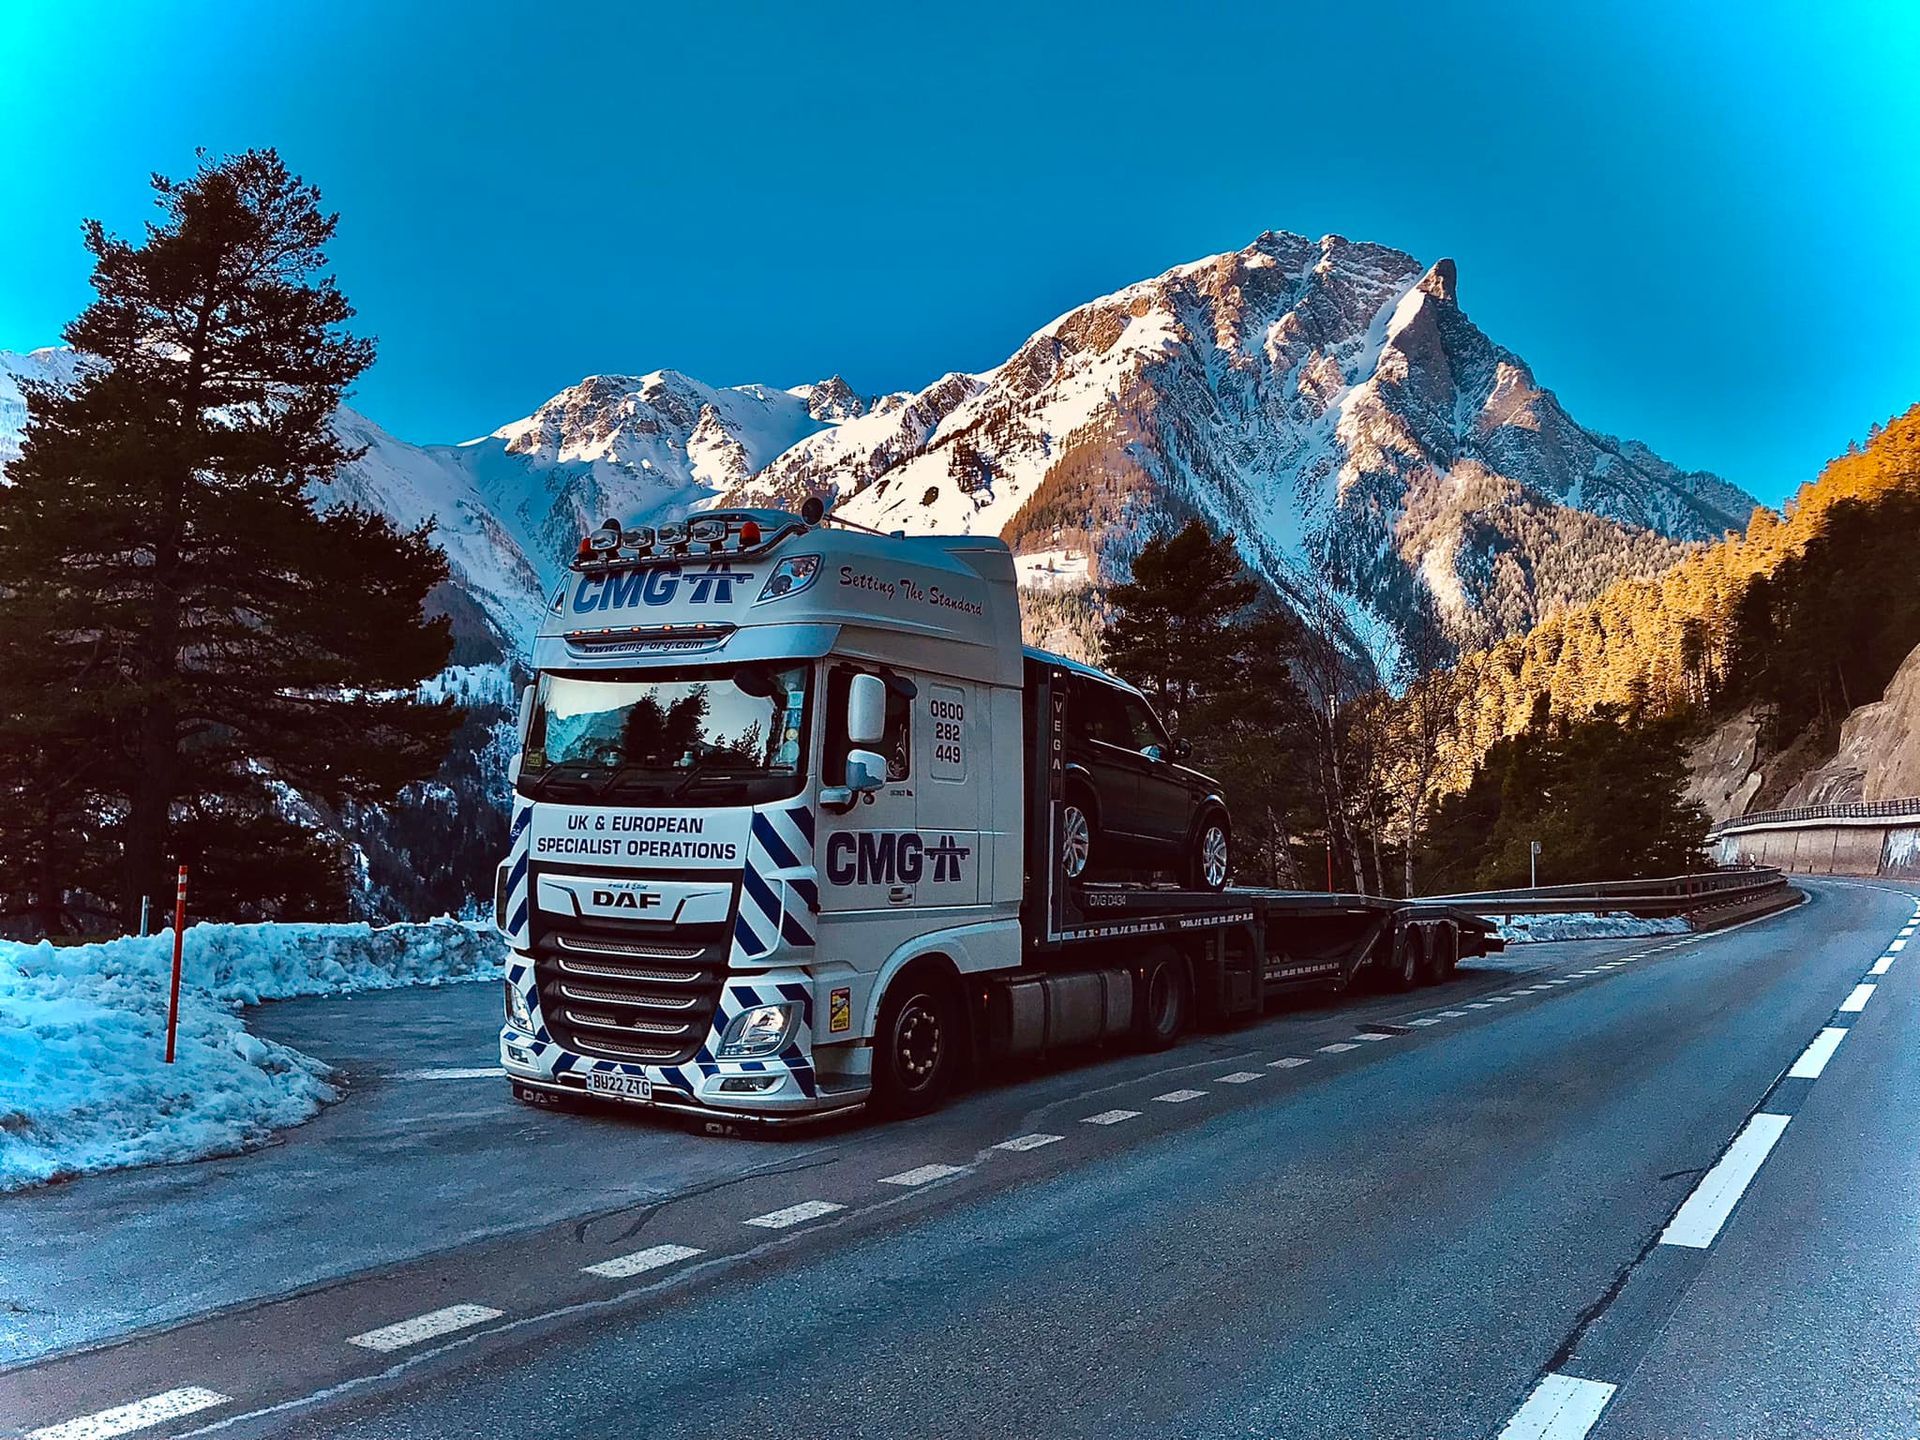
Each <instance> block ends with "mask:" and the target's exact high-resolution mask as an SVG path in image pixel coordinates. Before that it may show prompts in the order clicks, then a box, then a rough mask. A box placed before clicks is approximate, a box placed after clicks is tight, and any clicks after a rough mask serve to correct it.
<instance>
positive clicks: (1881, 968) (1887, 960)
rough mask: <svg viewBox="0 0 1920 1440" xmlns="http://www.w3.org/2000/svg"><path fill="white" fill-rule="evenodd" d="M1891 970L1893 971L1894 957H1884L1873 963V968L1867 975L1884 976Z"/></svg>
mask: <svg viewBox="0 0 1920 1440" xmlns="http://www.w3.org/2000/svg"><path fill="white" fill-rule="evenodd" d="M1891 969H1893V956H1891V955H1882V956H1881V957H1880V958H1879V959H1878V960H1876V961H1874V962H1873V968H1872V969H1871V970H1869V971H1867V974H1869V975H1884V974H1886V973H1887V972H1888V971H1889V970H1891Z"/></svg>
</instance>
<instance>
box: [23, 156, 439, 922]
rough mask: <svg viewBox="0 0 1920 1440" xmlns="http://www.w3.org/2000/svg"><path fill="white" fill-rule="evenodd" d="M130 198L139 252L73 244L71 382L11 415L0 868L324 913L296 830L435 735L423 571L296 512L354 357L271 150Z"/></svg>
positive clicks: (430, 748) (407, 544)
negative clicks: (12, 822) (187, 889)
mask: <svg viewBox="0 0 1920 1440" xmlns="http://www.w3.org/2000/svg"><path fill="white" fill-rule="evenodd" d="M153 183H154V189H155V192H156V198H157V202H158V205H159V207H160V210H161V212H162V218H161V219H160V220H159V221H158V222H157V223H154V224H150V225H149V226H148V227H147V230H146V234H145V236H144V237H143V238H142V239H141V240H140V241H139V242H138V243H135V242H129V241H126V240H122V239H119V238H117V237H115V236H112V235H109V234H108V233H107V231H106V230H105V229H104V228H103V227H102V226H101V225H100V224H99V222H97V221H89V222H88V223H87V225H86V228H85V239H86V246H87V249H88V251H89V252H90V253H91V254H92V256H93V259H94V274H93V285H94V289H95V290H96V292H97V294H98V298H97V299H96V300H95V301H94V302H93V303H92V304H91V305H90V306H88V308H87V309H86V310H85V311H84V312H83V313H82V314H81V315H80V316H79V317H78V318H77V319H76V320H75V321H74V322H73V323H72V324H71V325H69V326H68V327H67V330H66V339H67V342H68V343H69V344H70V345H72V346H73V347H74V348H75V349H76V350H77V351H79V352H80V354H81V358H82V361H83V364H82V367H81V372H80V375H79V378H78V379H77V381H76V382H75V383H74V384H73V385H72V386H71V387H70V388H69V389H67V390H64V391H62V390H58V389H55V388H52V387H45V386H41V387H35V388H33V389H32V390H31V392H30V393H29V396H28V404H29V419H28V425H27V431H26V435H25V438H24V442H23V446H22V451H21V455H20V458H19V459H18V460H17V461H15V462H14V463H13V465H12V466H11V467H10V469H9V474H10V477H11V479H12V481H13V483H12V484H11V485H10V486H9V487H8V488H7V489H5V490H0V577H3V579H0V583H3V584H4V586H5V588H4V590H0V659H14V658H16V657H22V656H25V657H28V658H29V661H30V663H26V664H23V665H20V666H17V667H16V666H13V665H9V666H8V667H7V669H6V670H5V672H4V673H0V689H3V690H4V703H0V712H3V713H4V714H5V715H6V716H7V717H8V720H7V727H8V728H7V729H6V731H5V734H4V739H5V741H6V748H7V750H8V752H9V757H10V758H9V761H8V763H7V764H6V766H5V767H0V779H3V780H4V783H5V784H6V785H7V787H8V792H9V793H8V797H7V798H8V799H9V801H11V800H14V799H16V798H21V797H25V798H29V799H31V800H32V801H33V802H34V803H35V804H37V805H38V807H39V809H38V813H39V816H40V818H39V819H38V820H36V821H34V822H33V824H34V825H35V826H38V827H40V828H39V830H38V833H37V834H35V833H33V832H32V831H31V830H29V831H28V832H27V833H25V834H23V833H22V832H21V830H20V829H19V828H18V827H16V828H15V829H14V830H13V831H12V832H10V833H8V834H7V835H6V837H5V838H6V842H7V844H8V846H9V862H10V863H9V868H10V869H11V868H12V863H13V862H15V861H21V860H24V861H26V862H27V868H28V869H29V870H31V869H32V868H33V866H34V865H36V864H38V865H40V866H42V867H43V868H49V867H50V869H51V870H52V871H54V872H62V871H64V872H65V874H64V876H62V877H61V878H60V880H59V881H56V883H61V881H64V883H66V884H69V885H81V886H88V885H92V884H94V883H96V881H97V878H98V877H97V872H98V871H99V869H100V868H101V867H102V865H103V864H110V865H111V866H112V867H113V869H114V870H115V871H117V874H116V876H115V880H116V882H117V883H116V884H115V885H114V886H113V889H114V891H115V892H116V896H117V902H118V908H119V910H120V914H121V917H122V919H123V921H129V922H130V921H131V920H132V919H133V918H134V917H135V916H136V915H137V912H138V908H139V903H140V897H141V896H142V895H154V896H160V897H164V896H166V895H169V894H170V893H171V885H170V879H169V868H168V867H169V866H170V865H171V864H172V863H174V862H175V861H182V862H185V863H188V864H191V865H193V866H195V867H196V883H195V895H196V909H197V910H198V911H199V913H202V914H207V913H214V914H220V913H226V914H266V915H294V914H302V915H305V914H315V913H326V912H334V913H337V911H338V909H339V907H340V905H341V904H342V901H343V898H344V896H343V884H344V870H343V864H342V858H341V857H340V856H338V855H336V854H334V853H333V852H332V850H331V849H330V847H328V846H326V845H324V844H323V843H322V842H321V840H320V839H319V837H318V836H317V834H316V828H317V827H316V824H315V817H314V815H313V813H312V811H311V810H310V809H309V808H308V807H309V806H311V805H320V806H327V807H333V806H338V805H341V804H344V803H347V802H356V801H357V802H368V801H378V800H382V799H385V798H388V797H390V796H392V795H393V794H394V793H395V792H396V791H397V790H398V789H399V787H401V786H402V785H404V784H406V783H407V782H408V781H411V780H414V779H416V778H419V777H421V776H423V775H425V774H428V773H430V772H431V771H432V769H433V767H434V765H435V763H436V762H437V761H438V759H439V756H440V755H441V753H442V751H443V750H444V747H445V743H446V739H447V736H448V735H449V733H450V731H451V729H452V726H453V725H454V723H455V722H456V720H457V718H458V717H457V715H456V713H455V712H454V711H453V710H452V708H451V707H428V706H422V705H419V704H417V703H415V701H414V698H413V697H414V688H413V687H414V686H415V685H416V684H417V683H418V682H419V681H420V680H421V679H423V678H424V677H426V676H428V675H430V674H432V673H433V672H434V671H436V670H437V669H438V668H439V667H440V666H441V665H442V663H443V662H444V660H445V658H446V655H447V651H448V644H449V641H448V634H447V624H446V622H445V621H444V620H434V621H429V620H426V619H424V618H423V615H422V610H421V606H422V601H423V599H424V598H425V596H426V594H427V592H428V590H429V589H431V588H432V586H433V585H435V584H436V583H438V582H439V581H441V580H443V579H444V578H445V576H446V561H445V557H444V556H443V555H442V554H441V553H440V551H439V550H438V549H437V548H436V547H435V546H434V545H433V544H432V543H431V541H430V539H429V538H428V533H427V530H426V529H425V528H422V529H421V530H418V531H414V532H409V533H402V532H398V531H396V530H395V529H394V528H393V526H392V525H391V524H389V523H388V522H387V521H386V520H385V519H384V518H382V517H380V516H378V515H375V514H373V513H371V512H368V511H365V510H361V509H357V508H354V507H351V506H337V507H330V508H322V507H320V506H318V505H316V503H315V501H314V498H313V493H312V490H311V488H310V487H312V486H314V485H316V484H323V483H324V482H326V481H327V480H328V479H329V478H330V477H331V476H332V475H333V473H334V472H335V471H336V470H337V469H338V467H339V466H340V465H341V464H342V463H343V462H344V461H346V460H347V459H349V458H351V457H350V452H348V451H347V450H346V449H344V448H343V447H342V445H341V443H340V441H339V440H338V438H337V437H336V435H335V434H334V431H333V429H332V426H331V423H330V422H331V417H332V416H333V413H334V411H335V409H336V408H337V407H338V405H339V403H340V399H341V396H342V394H343V393H344V391H345V389H346V387H347V386H348V385H349V384H351V383H352V381H353V380H354V378H355V377H356V376H358V375H359V374H360V373H361V372H362V371H363V370H365V369H366V367H367V366H368V365H369V364H370V363H371V362H372V359H373V346H372V343H371V342H370V341H367V340H364V339H358V338H355V337H353V336H351V335H349V334H347V333H346V331H345V330H344V328H343V327H344V326H345V324H346V322H347V321H348V320H349V319H350V317H351V316H352V314H353V311H352V309H351V307H350V306H349V305H348V304H347V301H346V299H345V297H343V296H342V295H341V294H340V292H339V290H338V289H337V288H336V287H335V285H334V282H333V280H332V279H331V278H330V277H328V276H326V275H325V274H324V273H322V272H323V271H324V268H325V265H326V256H325V247H326V245H327V243H328V242H329V241H330V240H331V238H332V236H333V233H334V227H335V221H336V217H334V216H331V215H328V214H325V213H323V212H322V210H321V209H320V204H319V194H318V192H317V191H316V190H314V189H313V188H312V187H311V186H308V185H306V184H304V183H302V182H301V181H300V180H299V179H298V178H297V177H295V176H293V175H291V174H290V173H289V172H288V171H287V169H286V167H285V166H284V165H283V164H282V162H281V161H280V158H279V157H278V156H277V155H276V154H275V153H274V152H273V151H271V150H265V151H249V152H247V153H245V154H242V155H237V156H233V157H229V158H225V159H219V160H214V159H209V158H206V157H204V156H203V157H202V160H201V163H200V166H199V168H198V169H197V170H196V171H195V173H194V174H193V175H192V176H191V177H189V178H188V179H186V180H181V181H174V180H168V179H165V178H163V177H158V176H156V177H155V178H154V182H153ZM76 757H78V758H79V759H80V760H81V761H82V762H83V765H82V773H81V775H80V776H79V777H77V778H76V779H75V781H74V782H73V783H72V784H71V785H70V786H69V787H68V788H67V790H65V791H61V790H59V789H58V787H57V786H56V785H55V784H54V783H53V782H54V777H55V776H56V775H57V774H58V773H59V772H60V770H61V768H62V767H63V766H64V765H66V764H68V763H71V762H72V761H73V760H74V759H75V758H76ZM88 826H91V827H93V831H90V832H89V838H88V839H87V840H86V842H85V843H84V844H81V843H78V842H76V840H75V838H74V836H75V835H76V834H78V833H79V830H80V829H85V828H86V827H88ZM76 827H79V828H78V829H76ZM95 832H97V833H95ZM16 847H20V851H21V853H15V852H16ZM35 904H36V906H37V907H40V908H42V909H44V907H45V906H46V904H47V902H46V901H45V899H44V898H43V897H36V900H35Z"/></svg>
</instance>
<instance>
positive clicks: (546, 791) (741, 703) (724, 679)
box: [520, 665, 812, 805]
mask: <svg viewBox="0 0 1920 1440" xmlns="http://www.w3.org/2000/svg"><path fill="white" fill-rule="evenodd" d="M811 693H812V677H811V668H810V667H809V666H806V665H793V666H778V665H745V666H735V667H730V668H717V667H715V668H701V669H688V670H615V671H596V672H594V673H592V674H567V673H553V672H550V673H548V674H545V675H542V676H541V677H540V684H539V688H538V691H537V692H536V696H535V701H534V711H533V717H532V728H531V730H530V731H529V733H528V736H527V744H526V749H525V752H524V755H523V758H522V761H521V767H520V789H521V791H522V792H523V793H525V794H527V795H530V796H533V797H536V798H541V799H569V800H578V799H603V800H605V801H607V802H608V803H615V802H619V803H629V804H631V803H635V802H639V803H658V802H661V801H665V800H672V801H673V802H674V803H676V804H685V805H723V804H733V805H738V804H759V803H763V802H765V801H768V800H777V799H782V798H784V797H786V796H788V795H792V794H795V793H796V792H797V791H798V790H799V788H800V783H801V780H802V778H803V776H804V775H805V771H806V733H807V718H808V699H809V697H810V695H811Z"/></svg>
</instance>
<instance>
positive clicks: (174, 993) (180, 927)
mask: <svg viewBox="0 0 1920 1440" xmlns="http://www.w3.org/2000/svg"><path fill="white" fill-rule="evenodd" d="M140 928H141V930H142V931H143V932H144V931H145V929H146V926H145V925H144V924H143V925H141V927H140ZM186 928H187V867H186V866H184V865H182V866H181V867H180V884H179V887H178V888H177V889H176V890H175V891H174V896H173V988H172V990H171V991H169V992H168V994H167V1064H169V1065H171V1064H173V1035H174V1031H175V1030H177V1029H178V1028H179V1026H180V951H181V945H182V943H183V942H184V940H185V939H186Z"/></svg>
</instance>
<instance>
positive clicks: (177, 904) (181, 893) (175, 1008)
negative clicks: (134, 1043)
mask: <svg viewBox="0 0 1920 1440" xmlns="http://www.w3.org/2000/svg"><path fill="white" fill-rule="evenodd" d="M186 932H187V867H186V866H184V865H182V866H181V867H180V888H179V889H178V890H177V891H175V892H174V898H173V990H172V993H170V994H169V995H168V996H167V1064H169V1065H171V1064H173V1032H174V1031H175V1029H177V1028H178V1027H179V1024H180V949H181V945H182V942H184V941H185V939H186Z"/></svg>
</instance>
